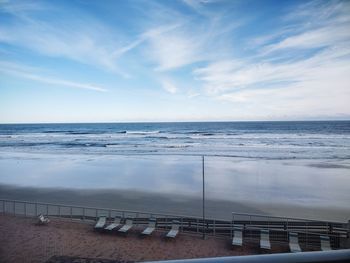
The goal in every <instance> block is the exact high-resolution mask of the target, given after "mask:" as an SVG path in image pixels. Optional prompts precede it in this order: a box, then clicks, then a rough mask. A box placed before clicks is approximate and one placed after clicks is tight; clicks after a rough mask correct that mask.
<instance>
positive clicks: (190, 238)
mask: <svg viewBox="0 0 350 263" xmlns="http://www.w3.org/2000/svg"><path fill="white" fill-rule="evenodd" d="M36 222H37V219H36V218H25V217H18V216H16V217H15V216H10V215H0V232H1V233H2V234H1V235H0V258H1V262H4V263H7V262H11V263H12V262H23V263H26V262H33V263H34V262H35V263H37V262H46V261H47V260H49V259H50V258H51V257H53V256H68V257H83V258H99V259H110V260H118V261H121V262H134V261H150V260H165V259H185V258H200V257H220V256H232V255H249V254H260V253H265V252H264V251H261V250H260V249H259V244H245V245H244V247H242V248H232V246H231V240H229V239H222V238H217V237H207V239H205V240H203V239H202V238H201V236H200V235H188V234H184V233H180V234H179V236H178V237H176V239H175V240H165V239H164V235H165V233H166V232H162V231H156V232H155V233H154V234H153V235H152V236H151V237H147V238H141V237H140V236H139V233H140V229H135V230H134V231H133V232H131V233H129V234H128V235H127V236H120V235H117V234H104V233H98V232H95V231H94V230H93V223H83V222H81V221H69V220H68V221H67V220H59V219H53V218H51V221H50V223H49V224H48V225H44V226H38V225H36V224H35V223H36ZM288 251H289V250H288V246H287V245H285V246H283V245H278V244H275V245H274V244H273V245H272V251H271V252H273V253H277V252H288ZM79 262H80V261H79Z"/></svg>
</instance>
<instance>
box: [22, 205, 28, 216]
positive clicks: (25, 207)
mask: <svg viewBox="0 0 350 263" xmlns="http://www.w3.org/2000/svg"><path fill="white" fill-rule="evenodd" d="M23 204H24V216H25V217H27V203H23Z"/></svg>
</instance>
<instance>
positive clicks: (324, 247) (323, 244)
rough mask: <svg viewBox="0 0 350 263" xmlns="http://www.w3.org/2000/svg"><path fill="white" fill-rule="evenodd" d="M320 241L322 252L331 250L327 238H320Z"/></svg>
mask: <svg viewBox="0 0 350 263" xmlns="http://www.w3.org/2000/svg"><path fill="white" fill-rule="evenodd" d="M320 241H321V250H322V251H327V250H332V247H331V241H330V238H329V236H320Z"/></svg>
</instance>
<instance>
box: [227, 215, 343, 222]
mask: <svg viewBox="0 0 350 263" xmlns="http://www.w3.org/2000/svg"><path fill="white" fill-rule="evenodd" d="M234 215H238V216H255V217H268V218H277V219H284V220H289V219H291V220H300V221H308V222H320V223H333V224H346V223H347V222H336V221H326V220H317V219H309V218H298V217H286V216H270V215H263V214H254V213H237V212H232V216H234Z"/></svg>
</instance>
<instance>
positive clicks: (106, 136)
mask: <svg viewBox="0 0 350 263" xmlns="http://www.w3.org/2000/svg"><path fill="white" fill-rule="evenodd" d="M349 139H350V122H349V121H317V122H201V123H199V122H196V123H108V124H107V123H106V124H13V125H10V124H9V125H0V198H12V199H26V200H34V199H35V200H37V201H38V200H39V201H47V200H48V201H51V202H60V203H62V202H65V203H73V204H84V205H96V206H108V207H114V208H125V209H126V208H128V209H130V208H133V209H139V210H145V211H146V210H147V211H148V210H152V211H155V212H174V213H176V212H178V213H180V212H181V213H190V214H194V215H197V214H200V212H201V211H200V207H201V197H202V194H203V193H202V184H203V170H202V169H203V166H202V164H203V163H202V156H204V178H205V180H204V182H205V191H206V201H207V202H208V205H207V213H208V214H210V215H212V216H218V215H220V217H228V215H229V213H230V212H233V211H237V212H257V213H266V212H268V213H272V214H275V215H276V214H278V215H281V214H282V215H289V216H293V215H298V216H307V217H312V218H315V217H324V218H330V219H339V220H346V219H347V218H350V213H349V211H350V208H349V205H348V204H349V203H350V193H349V192H350V191H349V190H348V189H349V186H350V161H349V160H350V140H349ZM291 208H293V209H291Z"/></svg>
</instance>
